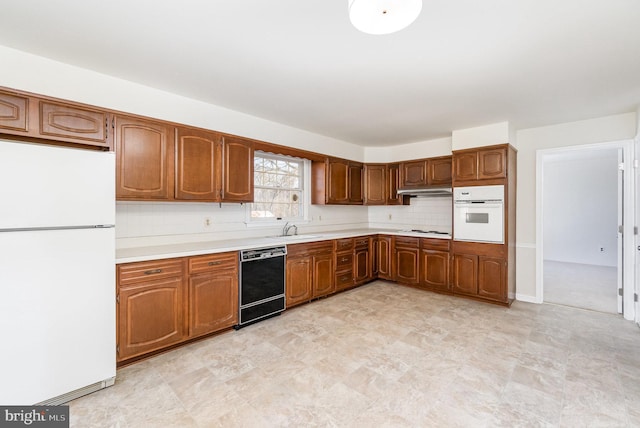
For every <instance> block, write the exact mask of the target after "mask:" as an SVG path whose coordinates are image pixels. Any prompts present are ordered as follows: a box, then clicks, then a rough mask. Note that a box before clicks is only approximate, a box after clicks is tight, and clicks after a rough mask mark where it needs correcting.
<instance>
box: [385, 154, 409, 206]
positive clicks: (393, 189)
mask: <svg viewBox="0 0 640 428" xmlns="http://www.w3.org/2000/svg"><path fill="white" fill-rule="evenodd" d="M399 185H400V164H399V163H393V164H388V165H387V205H402V204H405V205H408V203H409V199H408V198H405V197H404V196H402V195H398V186H399ZM405 201H406V203H405Z"/></svg>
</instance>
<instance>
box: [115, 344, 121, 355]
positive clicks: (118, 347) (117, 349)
mask: <svg viewBox="0 0 640 428" xmlns="http://www.w3.org/2000/svg"><path fill="white" fill-rule="evenodd" d="M119 353H120V345H116V354H119Z"/></svg>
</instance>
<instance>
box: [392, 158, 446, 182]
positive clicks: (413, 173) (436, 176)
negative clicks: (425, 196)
mask: <svg viewBox="0 0 640 428" xmlns="http://www.w3.org/2000/svg"><path fill="white" fill-rule="evenodd" d="M451 159H452V158H451V156H443V157H438V158H429V159H419V160H415V161H408V162H402V163H401V164H400V168H401V169H400V177H401V182H400V188H401V189H415V188H421V187H429V186H443V185H451V162H452V160H451Z"/></svg>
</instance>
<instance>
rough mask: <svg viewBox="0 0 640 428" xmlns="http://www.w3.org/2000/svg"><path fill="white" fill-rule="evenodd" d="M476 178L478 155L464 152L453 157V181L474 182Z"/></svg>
mask: <svg viewBox="0 0 640 428" xmlns="http://www.w3.org/2000/svg"><path fill="white" fill-rule="evenodd" d="M477 177H478V153H477V152H465V153H460V154H454V155H453V179H454V180H460V181H465V180H476V179H477Z"/></svg>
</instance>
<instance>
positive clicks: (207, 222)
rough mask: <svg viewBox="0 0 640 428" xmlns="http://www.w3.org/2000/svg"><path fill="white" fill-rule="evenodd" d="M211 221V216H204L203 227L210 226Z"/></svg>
mask: <svg viewBox="0 0 640 428" xmlns="http://www.w3.org/2000/svg"><path fill="white" fill-rule="evenodd" d="M211 223H212V222H211V217H205V218H204V227H205V228H207V227H211Z"/></svg>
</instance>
